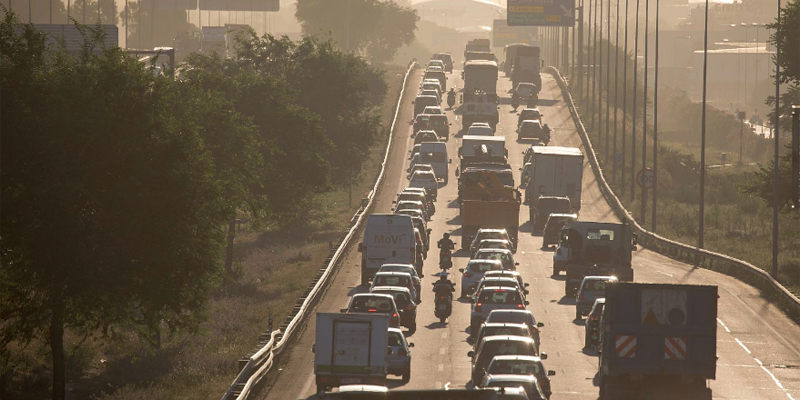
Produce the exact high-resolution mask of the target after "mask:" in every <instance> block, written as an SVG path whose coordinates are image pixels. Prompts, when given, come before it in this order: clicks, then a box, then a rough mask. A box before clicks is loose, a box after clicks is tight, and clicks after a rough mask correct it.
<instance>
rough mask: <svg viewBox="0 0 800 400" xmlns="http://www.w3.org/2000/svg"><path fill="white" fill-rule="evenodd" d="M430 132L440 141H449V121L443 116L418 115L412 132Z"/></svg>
mask: <svg viewBox="0 0 800 400" xmlns="http://www.w3.org/2000/svg"><path fill="white" fill-rule="evenodd" d="M421 130H432V131H434V132H436V136H438V137H439V139H440V140H445V141H447V140H449V139H450V120H448V119H447V115H444V114H419V115H417V118H415V119H414V132H419V131H421Z"/></svg>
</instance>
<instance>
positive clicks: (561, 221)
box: [547, 217, 572, 226]
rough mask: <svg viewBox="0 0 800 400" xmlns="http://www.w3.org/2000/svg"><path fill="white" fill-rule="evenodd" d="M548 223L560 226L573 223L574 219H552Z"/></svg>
mask: <svg viewBox="0 0 800 400" xmlns="http://www.w3.org/2000/svg"><path fill="white" fill-rule="evenodd" d="M547 221H548V225H553V226H560V225H564V224H566V223H567V222H569V221H572V217H550V219H548V220H547Z"/></svg>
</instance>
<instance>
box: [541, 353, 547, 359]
mask: <svg viewBox="0 0 800 400" xmlns="http://www.w3.org/2000/svg"><path fill="white" fill-rule="evenodd" d="M539 358H541V359H542V360H547V353H545V352H542V354H541V355H540V356H539Z"/></svg>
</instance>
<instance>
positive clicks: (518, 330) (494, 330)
mask: <svg viewBox="0 0 800 400" xmlns="http://www.w3.org/2000/svg"><path fill="white" fill-rule="evenodd" d="M497 335H505V336H508V335H513V336H524V337H529V338H531V339H533V334H532V333H531V330H530V328H528V325H525V324H511V323H495V322H491V323H490V322H484V323H482V324H481V327H480V328H478V334H477V335H475V337H474V338H469V339H467V342H471V343H472V345H473V349H474V348H476V347H477V346H478V343H480V342H481V341H482V340H483V338H485V337H489V336H497Z"/></svg>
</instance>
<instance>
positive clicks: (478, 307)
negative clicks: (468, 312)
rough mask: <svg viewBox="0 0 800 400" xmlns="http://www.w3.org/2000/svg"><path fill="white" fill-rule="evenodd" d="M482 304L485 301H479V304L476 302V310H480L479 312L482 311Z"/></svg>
mask: <svg viewBox="0 0 800 400" xmlns="http://www.w3.org/2000/svg"><path fill="white" fill-rule="evenodd" d="M482 305H483V303H478V304H475V311H478V312H480V311H481V306H482Z"/></svg>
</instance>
